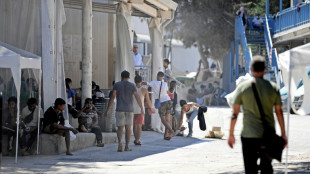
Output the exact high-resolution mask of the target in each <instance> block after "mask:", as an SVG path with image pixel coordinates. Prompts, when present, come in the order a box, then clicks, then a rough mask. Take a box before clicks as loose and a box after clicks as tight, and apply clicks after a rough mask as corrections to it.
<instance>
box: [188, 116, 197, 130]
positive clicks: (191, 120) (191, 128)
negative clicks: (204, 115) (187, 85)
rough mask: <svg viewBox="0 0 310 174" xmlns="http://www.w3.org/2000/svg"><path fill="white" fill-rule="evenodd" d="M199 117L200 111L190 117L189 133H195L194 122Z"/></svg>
mask: <svg viewBox="0 0 310 174" xmlns="http://www.w3.org/2000/svg"><path fill="white" fill-rule="evenodd" d="M197 115H198V111H194V112H192V113H191V114H190V117H189V119H188V120H189V122H188V129H189V133H193V122H194V119H195V118H196V117H197Z"/></svg>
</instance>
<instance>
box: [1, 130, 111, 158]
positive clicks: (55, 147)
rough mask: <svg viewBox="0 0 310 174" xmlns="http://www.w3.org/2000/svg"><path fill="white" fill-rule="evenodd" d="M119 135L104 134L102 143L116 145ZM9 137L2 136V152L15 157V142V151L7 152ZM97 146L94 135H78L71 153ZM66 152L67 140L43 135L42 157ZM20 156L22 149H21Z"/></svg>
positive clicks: (34, 147)
mask: <svg viewBox="0 0 310 174" xmlns="http://www.w3.org/2000/svg"><path fill="white" fill-rule="evenodd" d="M116 140H117V135H116V133H115V132H112V133H106V132H103V133H102V141H103V143H104V144H111V143H116ZM7 144H8V141H7V135H2V152H3V155H10V156H14V155H15V144H16V143H15V141H14V143H13V145H14V147H13V151H12V152H10V153H9V152H8V151H7ZM36 144H37V141H35V142H34V143H33V146H32V149H31V151H30V154H35V152H36ZM95 145H96V136H95V134H93V133H78V134H77V135H76V139H75V140H73V141H71V142H70V150H71V152H74V151H77V150H81V149H84V148H87V147H91V146H95ZM65 152H66V143H65V138H64V137H61V136H59V135H57V134H44V133H43V134H41V135H40V142H39V153H40V154H41V155H58V154H62V153H65ZM19 155H21V153H20V149H19Z"/></svg>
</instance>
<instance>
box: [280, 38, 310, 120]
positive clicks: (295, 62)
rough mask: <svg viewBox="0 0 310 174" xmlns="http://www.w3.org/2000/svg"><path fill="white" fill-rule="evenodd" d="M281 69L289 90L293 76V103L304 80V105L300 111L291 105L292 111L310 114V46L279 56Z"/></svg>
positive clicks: (291, 90) (291, 94)
mask: <svg viewBox="0 0 310 174" xmlns="http://www.w3.org/2000/svg"><path fill="white" fill-rule="evenodd" d="M279 68H280V69H281V71H282V76H283V81H284V84H285V86H286V88H287V89H288V86H289V76H290V74H291V88H290V96H291V98H290V99H291V102H292V101H294V96H295V95H296V92H297V86H298V84H299V82H300V80H301V79H302V80H303V86H304V98H303V103H302V105H301V107H300V108H299V109H298V110H296V109H295V107H294V105H293V104H291V106H292V109H293V110H294V111H295V112H296V113H298V114H300V115H307V114H310V107H309V105H310V79H309V77H308V69H307V68H310V44H306V45H303V46H299V47H296V48H293V49H291V50H289V51H286V52H284V53H281V54H279Z"/></svg>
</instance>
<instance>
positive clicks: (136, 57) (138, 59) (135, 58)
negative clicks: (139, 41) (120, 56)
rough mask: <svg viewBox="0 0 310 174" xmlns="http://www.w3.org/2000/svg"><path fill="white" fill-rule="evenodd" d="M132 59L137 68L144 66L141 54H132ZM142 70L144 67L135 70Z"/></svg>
mask: <svg viewBox="0 0 310 174" xmlns="http://www.w3.org/2000/svg"><path fill="white" fill-rule="evenodd" d="M132 57H133V62H134V64H135V66H143V61H142V56H141V54H139V53H137V54H135V53H134V52H132ZM140 68H142V67H136V68H135V69H140Z"/></svg>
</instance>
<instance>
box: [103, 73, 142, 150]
mask: <svg viewBox="0 0 310 174" xmlns="http://www.w3.org/2000/svg"><path fill="white" fill-rule="evenodd" d="M121 77H122V81H120V82H117V83H115V85H114V88H113V93H112V96H111V99H110V101H109V104H108V107H107V110H106V112H105V116H108V114H109V110H110V107H111V105H112V104H113V102H114V99H115V97H116V98H117V99H116V115H115V117H116V126H117V128H118V129H117V138H118V149H117V151H118V152H122V151H123V144H122V137H123V130H124V127H125V129H126V136H125V138H126V146H125V149H124V150H125V151H131V149H130V148H129V142H130V136H131V126H132V124H133V112H134V109H133V96H135V98H136V100H137V102H138V104H139V106H140V109H141V112H140V113H141V114H144V109H143V105H142V102H141V99H140V96H139V95H138V93H137V90H136V87H135V85H134V84H133V83H131V82H129V79H130V73H129V72H128V71H123V72H122V73H121Z"/></svg>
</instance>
